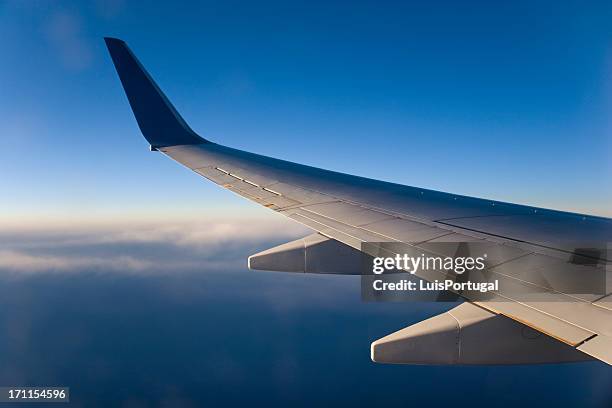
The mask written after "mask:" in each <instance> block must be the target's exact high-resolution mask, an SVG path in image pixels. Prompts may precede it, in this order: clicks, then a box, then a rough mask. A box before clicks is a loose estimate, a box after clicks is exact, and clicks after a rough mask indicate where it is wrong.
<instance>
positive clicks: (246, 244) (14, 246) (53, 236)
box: [0, 220, 307, 275]
mask: <svg viewBox="0 0 612 408" xmlns="http://www.w3.org/2000/svg"><path fill="white" fill-rule="evenodd" d="M305 233H307V232H306V231H305V230H304V229H303V228H302V227H299V226H297V225H294V224H291V223H288V222H286V221H284V222H281V221H280V220H279V221H276V222H271V221H268V220H266V221H262V220H238V221H236V220H233V221H222V220H216V221H207V222H204V221H200V222H186V221H182V222H166V223H161V222H160V223H143V224H130V225H123V224H118V223H117V224H110V225H101V226H96V227H91V226H90V227H87V228H86V227H84V226H80V227H79V226H72V227H65V228H60V227H59V226H56V227H54V228H52V229H39V230H36V229H27V230H20V229H18V228H13V229H10V230H6V229H5V230H4V231H3V232H2V233H0V273H3V274H5V275H6V274H33V273H45V272H55V273H58V272H59V273H79V272H83V271H94V272H116V273H136V274H152V273H155V274H159V273H176V272H181V271H185V272H186V271H203V270H205V271H211V270H216V271H219V270H223V269H227V268H244V267H245V265H246V257H247V256H248V255H250V254H251V253H254V252H256V251H259V250H262V249H265V248H267V247H269V246H273V245H276V244H278V243H280V242H283V241H286V240H290V239H295V238H297V237H299V236H301V235H305Z"/></svg>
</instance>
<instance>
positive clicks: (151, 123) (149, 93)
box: [104, 37, 210, 150]
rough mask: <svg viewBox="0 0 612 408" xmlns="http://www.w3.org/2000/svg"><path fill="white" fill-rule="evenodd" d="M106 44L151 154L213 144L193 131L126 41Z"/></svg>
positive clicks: (107, 39) (108, 39) (107, 38)
mask: <svg viewBox="0 0 612 408" xmlns="http://www.w3.org/2000/svg"><path fill="white" fill-rule="evenodd" d="M104 41H105V42H106V46H107V47H108V51H109V53H110V55H111V58H112V59H113V63H114V64H115V68H116V69H117V73H118V74H119V79H120V80H121V84H122V85H123V89H124V90H125V93H126V95H127V97H128V100H129V102H130V106H131V107H132V111H133V112H134V116H135V117H136V121H137V122H138V126H139V127H140V131H141V132H142V134H143V135H144V137H145V139H147V141H148V142H149V144H150V145H151V150H157V148H158V147H166V146H175V145H190V144H202V143H210V142H209V141H207V140H206V139H204V138H202V137H200V136H198V135H197V134H196V133H195V132H194V131H193V130H191V128H190V127H189V125H187V123H186V122H185V120H183V118H182V117H181V115H179V113H178V112H177V111H176V109H175V108H174V106H172V103H170V101H169V100H168V98H166V95H164V93H163V92H162V91H161V89H159V87H158V86H157V84H156V83H155V81H153V79H152V78H151V76H150V75H149V74H148V73H147V71H146V70H145V69H144V67H143V66H142V64H140V62H139V61H138V59H137V58H136V56H135V55H134V54H133V53H132V51H131V50H130V49H129V48H128V46H127V44H126V43H125V42H124V41H122V40H119V39H117V38H109V37H105V38H104Z"/></svg>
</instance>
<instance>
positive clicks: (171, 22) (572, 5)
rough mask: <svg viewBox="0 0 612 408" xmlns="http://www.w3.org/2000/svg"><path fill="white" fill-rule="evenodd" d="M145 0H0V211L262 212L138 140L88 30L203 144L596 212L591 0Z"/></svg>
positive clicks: (611, 168) (611, 49) (598, 111)
mask: <svg viewBox="0 0 612 408" xmlns="http://www.w3.org/2000/svg"><path fill="white" fill-rule="evenodd" d="M148 3H149V2H141V3H139V2H122V1H111V2H101V1H100V2H90V3H87V2H82V3H78V4H76V3H74V4H73V3H72V2H43V1H41V2H20V1H7V2H3V3H2V5H0V48H1V49H2V50H3V64H0V76H1V77H2V78H3V80H2V92H0V115H1V119H2V120H1V121H0V134H1V135H2V141H3V155H2V157H3V158H2V160H1V161H0V171H1V172H2V174H3V175H4V176H3V177H2V178H0V189H1V191H2V196H3V199H2V202H1V204H0V209H1V210H2V211H1V213H2V217H1V218H0V221H3V222H8V221H11V220H12V221H15V220H20V221H23V222H26V221H29V220H36V219H56V220H62V219H68V218H72V219H76V218H78V219H89V220H95V219H107V218H109V217H110V218H114V219H117V218H121V217H125V218H128V219H137V218H146V217H156V218H157V217H175V216H186V217H192V216H197V217H201V216H204V215H206V216H212V217H216V216H219V217H220V216H224V215H228V214H230V213H236V212H239V213H240V214H241V215H243V216H252V217H265V216H269V215H268V214H267V213H266V211H265V210H263V209H260V208H257V207H256V206H254V205H252V204H251V203H248V202H246V201H243V200H241V199H240V198H237V197H236V196H234V195H233V194H231V193H229V192H226V191H223V190H221V189H219V188H218V187H217V186H214V185H211V184H209V183H205V182H203V181H202V180H201V179H200V178H199V177H198V176H196V175H195V174H191V173H190V172H188V171H187V170H185V169H183V168H182V167H180V166H179V165H177V164H175V163H173V162H171V161H170V160H167V159H166V158H164V157H162V156H161V155H159V154H156V153H151V152H149V151H148V150H147V144H146V142H145V141H144V139H143V138H142V137H141V135H140V132H139V130H138V128H137V125H136V122H135V120H134V118H133V116H132V113H131V110H130V108H129V106H128V103H127V99H126V97H125V95H124V94H123V91H122V89H121V86H120V83H119V80H118V78H117V76H116V73H115V71H114V68H113V66H112V64H111V62H110V58H109V56H108V54H107V52H106V49H105V47H104V42H103V40H102V37H103V36H115V37H120V38H122V39H124V40H125V41H127V42H128V44H129V45H130V47H131V48H132V49H133V50H134V52H135V53H136V54H137V55H138V57H139V58H140V60H141V61H142V62H143V64H144V65H145V66H146V67H147V69H148V70H149V72H150V73H151V74H152V75H153V76H154V78H155V79H156V80H157V82H158V83H159V85H160V86H161V87H162V89H163V90H164V91H165V92H166V94H167V95H168V97H169V98H170V99H171V100H172V101H173V103H174V104H175V106H176V107H177V108H178V110H179V111H180V112H181V113H182V115H183V116H184V117H185V119H186V120H187V121H188V122H189V123H190V125H191V126H192V127H193V128H194V129H195V130H196V131H197V132H199V133H201V134H202V135H203V136H205V137H207V138H209V139H211V140H214V141H217V142H220V143H223V144H227V145H230V146H232V147H238V148H243V149H247V150H251V151H255V152H258V153H262V154H266V155H270V156H274V157H279V158H284V159H288V160H292V161H297V162H302V163H306V164H310V165H315V166H319V167H324V168H329V169H333V170H338V171H343V172H349V173H353V174H358V175H363V176H367V177H373V178H379V179H384V180H389V181H394V182H399V183H403V184H408V185H416V186H424V187H428V188H433V189H439V190H444V191H451V192H456V193H460V194H467V195H474V196H479V197H488V198H494V199H498V200H505V201H512V202H519V203H526V204H532V205H537V206H544V207H552V208H557V209H564V210H571V211H578V212H585V213H591V214H599V215H607V216H612V208H611V207H612V206H610V202H612V187H611V183H610V176H611V175H612V165H611V162H610V152H611V151H612V143H611V140H612V137H611V136H612V125H611V123H612V122H611V118H612V26H611V25H610V21H612V6H610V4H609V3H608V4H606V3H604V2H602V3H600V4H596V3H589V4H585V3H583V2H566V3H564V4H558V3H557V2H538V4H531V3H530V2H512V4H506V5H499V4H494V3H491V2H482V3H480V2H475V3H471V2H470V3H465V2H461V3H459V2H449V3H444V2H435V1H434V2H422V3H426V4H419V3H416V4H411V3H407V2H402V3H398V4H395V3H387V4H382V3H380V2H371V3H368V2H345V3H333V4H331V3H329V2H324V3H320V4H313V3H312V2H305V3H295V2H276V3H274V2H265V3H259V2H258V3H252V4H250V5H249V4H247V5H245V4H240V3H233V2H202V3H199V4H191V3H181V2H178V3H172V4H167V5H157V6H155V7H151V6H150V5H149V4H148ZM420 3H421V2H420Z"/></svg>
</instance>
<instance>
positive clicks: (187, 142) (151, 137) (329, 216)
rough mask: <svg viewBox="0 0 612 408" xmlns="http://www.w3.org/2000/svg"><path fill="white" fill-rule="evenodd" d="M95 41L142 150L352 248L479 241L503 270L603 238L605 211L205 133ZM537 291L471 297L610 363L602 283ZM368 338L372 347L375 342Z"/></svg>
mask: <svg viewBox="0 0 612 408" xmlns="http://www.w3.org/2000/svg"><path fill="white" fill-rule="evenodd" d="M105 41H106V44H107V46H108V49H109V52H110V54H111V57H112V59H113V63H114V64H115V67H116V69H117V72H118V74H119V77H120V79H121V83H122V85H123V87H124V90H125V92H126V94H127V96H128V100H129V102H130V106H131V107H132V110H133V112H134V115H135V117H136V120H137V122H138V125H139V127H140V129H141V131H142V133H143V135H144V136H145V138H146V139H147V141H148V142H149V143H150V145H151V148H152V150H159V151H161V152H163V153H164V154H166V155H167V156H169V157H171V158H172V159H174V160H176V161H178V162H179V163H181V164H183V165H185V166H186V167H188V168H190V169H191V170H193V171H195V172H196V173H198V174H200V175H201V176H204V177H206V178H207V179H209V180H211V181H213V182H215V183H216V184H218V185H220V186H222V187H224V188H227V189H229V190H231V191H233V192H235V193H237V194H239V195H241V196H243V197H245V198H248V199H250V200H252V201H254V202H256V203H258V204H261V205H263V206H265V207H267V208H270V209H272V210H275V211H277V212H279V213H281V214H283V215H285V216H287V217H289V218H291V219H293V220H295V221H298V222H300V223H302V224H304V225H306V226H308V227H310V228H311V229H313V230H315V231H317V232H318V233H320V234H321V235H323V236H325V237H327V238H330V239H333V240H335V241H337V242H340V243H342V244H345V245H347V246H349V247H352V248H354V249H357V250H361V249H362V245H363V244H364V243H367V242H386V241H397V242H407V243H417V245H418V248H420V249H423V250H426V248H427V245H428V244H430V243H435V242H437V241H441V240H444V241H447V242H448V241H450V242H453V241H462V242H463V241H482V242H487V243H489V244H490V245H492V246H493V247H492V248H493V253H495V254H497V258H496V262H497V263H496V264H494V265H493V269H492V270H493V271H494V272H493V273H499V275H500V277H502V278H503V279H507V276H508V273H507V272H508V271H517V270H522V269H521V268H525V267H527V268H532V267H533V265H537V266H538V267H540V268H543V269H544V270H555V269H556V268H558V267H565V265H566V264H567V263H568V260H569V259H573V258H575V257H576V248H574V247H573V245H574V243H576V242H584V241H585V240H591V241H596V242H600V243H609V242H611V241H612V220H610V219H608V218H602V217H594V216H587V215H582V214H574V213H567V212H561V211H555V210H547V209H541V208H535V207H529V206H523V205H517V204H510V203H503V202H498V201H491V200H484V199H478V198H473V197H466V196H460V195H455V194H449V193H443V192H438V191H432V190H427V189H422V188H417V187H409V186H403V185H398V184H393V183H387V182H382V181H377V180H372V179H367V178H363V177H357V176H352V175H347V174H342V173H337V172H332V171H328V170H323V169H318V168H314V167H310V166H304V165H300V164H296V163H291V162H287V161H284V160H278V159H273V158H269V157H266V156H261V155H257V154H253V153H249V152H244V151H240V150H236V149H232V148H229V147H225V146H221V145H218V144H216V143H212V142H210V141H208V140H206V139H204V138H202V137H200V136H198V135H197V134H196V133H195V132H194V131H193V130H191V128H190V127H189V126H188V125H187V124H186V122H185V121H184V120H183V119H182V118H181V116H180V115H179V114H178V112H177V111H176V109H175V108H174V107H173V106H172V104H171V103H170V102H169V101H168V99H167V98H166V97H165V95H164V94H163V93H162V91H161V90H160V89H159V87H158V86H157V85H156V84H155V82H154V81H153V80H152V78H151V77H150V76H149V74H148V73H147V72H146V70H145V69H144V68H143V66H142V65H141V64H140V63H139V62H138V60H137V59H136V57H135V56H134V54H133V53H132V52H131V51H130V50H129V48H128V47H127V45H126V44H125V43H124V42H123V41H121V40H117V39H111V38H106V39H105ZM572 257H573V258H572ZM587 258H589V259H588V261H589V262H590V263H591V264H593V263H595V264H596V265H597V267H600V268H608V267H609V257H608V256H607V254H605V253H595V254H593V253H589V254H588V255H587ZM526 261H528V263H527V264H525V262H526ZM525 265H527V266H525ZM572 267H573V266H572ZM496 268H497V269H496ZM571 273H580V270H579V269H576V270H575V271H574V270H572V271H571ZM419 277H421V278H423V279H426V280H431V279H435V278H437V276H431V275H430V276H419ZM608 277H609V275H608ZM519 281H520V280H519ZM514 283H516V282H514ZM528 283H529V282H528ZM518 284H524V282H522V283H521V282H519V283H518ZM607 288H610V285H608V286H607ZM547 295H549V297H548V298H547V299H546V301H545V302H542V301H539V302H525V301H522V300H517V299H512V297H511V296H510V297H509V296H508V295H505V294H500V297H499V298H497V299H492V300H491V301H488V302H477V304H478V305H479V306H481V307H482V308H484V309H486V310H488V311H489V312H491V313H493V314H494V315H498V316H503V317H505V318H510V319H512V320H514V321H515V322H518V323H520V324H521V325H526V326H529V327H530V328H532V329H535V330H537V331H539V332H541V333H545V334H547V335H548V336H550V337H552V338H554V339H557V340H559V341H561V342H562V343H565V344H566V345H568V346H570V347H573V348H575V349H577V350H580V351H582V352H583V353H585V354H588V355H590V356H593V357H595V358H598V359H600V360H603V361H606V362H607V363H608V364H612V355H611V352H612V307H610V304H612V294H611V293H610V291H609V289H606V293H605V294H601V295H600V296H590V295H589V296H583V297H579V298H576V297H575V296H573V295H571V294H567V293H562V292H559V291H556V290H552V288H551V290H550V294H548V293H547ZM464 297H465V298H466V299H467V300H470V298H469V296H464ZM472 301H473V299H472ZM377 344H378V345H377V347H378V349H381V346H380V344H382V343H377ZM385 344H387V343H385Z"/></svg>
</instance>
